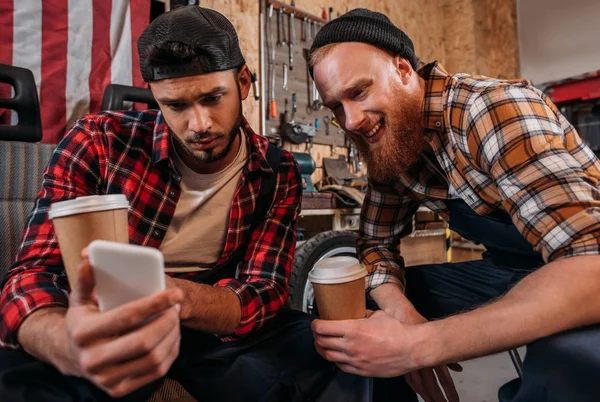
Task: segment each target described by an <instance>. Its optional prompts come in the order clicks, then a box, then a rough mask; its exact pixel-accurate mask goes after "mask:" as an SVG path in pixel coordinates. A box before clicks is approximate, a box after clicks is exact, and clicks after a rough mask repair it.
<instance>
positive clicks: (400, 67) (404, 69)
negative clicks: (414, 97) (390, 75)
mask: <svg viewBox="0 0 600 402" xmlns="http://www.w3.org/2000/svg"><path fill="white" fill-rule="evenodd" d="M394 66H395V67H396V72H397V73H398V76H399V77H400V79H401V80H402V83H403V84H404V85H406V84H408V82H409V80H410V78H411V77H412V75H413V73H414V71H415V70H413V68H412V66H411V64H410V62H409V61H408V60H407V59H405V58H404V57H402V56H400V55H396V56H394Z"/></svg>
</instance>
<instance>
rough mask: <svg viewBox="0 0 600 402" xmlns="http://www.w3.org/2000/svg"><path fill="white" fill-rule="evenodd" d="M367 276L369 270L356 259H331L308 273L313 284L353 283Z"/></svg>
mask: <svg viewBox="0 0 600 402" xmlns="http://www.w3.org/2000/svg"><path fill="white" fill-rule="evenodd" d="M365 276H367V270H366V268H365V267H363V266H362V265H361V264H360V262H358V260H357V259H356V258H354V257H331V258H326V259H324V260H321V261H319V262H317V263H316V264H315V266H314V267H313V269H312V270H311V271H310V272H309V273H308V279H309V280H310V281H311V282H313V283H322V284H336V283H345V282H351V281H354V280H356V279H360V278H364V277H365Z"/></svg>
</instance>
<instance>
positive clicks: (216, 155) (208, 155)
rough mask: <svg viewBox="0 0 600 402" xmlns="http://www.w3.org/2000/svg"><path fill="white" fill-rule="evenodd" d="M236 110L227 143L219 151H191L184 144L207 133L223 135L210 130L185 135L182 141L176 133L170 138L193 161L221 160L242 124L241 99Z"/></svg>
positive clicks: (216, 135)
mask: <svg viewBox="0 0 600 402" xmlns="http://www.w3.org/2000/svg"><path fill="white" fill-rule="evenodd" d="M238 110H239V113H238V116H237V118H236V121H235V123H234V125H233V127H232V128H231V130H230V131H229V133H227V135H226V136H227V145H226V146H225V148H224V149H223V150H222V151H220V152H216V151H215V150H214V149H213V150H210V151H192V150H191V149H190V148H189V147H188V146H187V145H186V142H188V141H189V142H194V141H198V140H199V139H201V138H204V137H206V136H208V135H212V136H215V137H222V136H223V134H222V133H210V132H206V133H194V134H192V135H189V136H187V137H186V138H185V140H184V141H182V140H180V139H179V137H177V136H176V135H171V138H172V139H173V140H174V141H176V142H177V143H178V144H179V146H180V148H181V149H183V150H184V152H185V153H186V154H188V155H189V156H190V157H191V158H193V159H194V161H195V162H197V163H212V162H216V161H218V160H221V159H223V158H224V157H225V156H227V154H229V151H231V147H232V146H233V143H234V141H235V137H236V136H237V135H238V133H239V131H240V127H241V125H242V102H241V100H240V104H239V108H238Z"/></svg>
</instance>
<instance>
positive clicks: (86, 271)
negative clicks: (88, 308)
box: [69, 259, 96, 306]
mask: <svg viewBox="0 0 600 402" xmlns="http://www.w3.org/2000/svg"><path fill="white" fill-rule="evenodd" d="M74 282H75V283H74V284H71V286H72V289H71V299H70V302H69V303H70V305H71V306H83V305H85V304H95V303H96V302H95V297H94V286H95V284H96V283H95V281H94V273H93V272H92V267H91V265H90V262H89V261H88V260H87V259H84V260H83V261H82V262H81V264H79V266H78V267H77V279H76V280H75V281H74Z"/></svg>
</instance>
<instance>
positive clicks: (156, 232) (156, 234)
mask: <svg viewBox="0 0 600 402" xmlns="http://www.w3.org/2000/svg"><path fill="white" fill-rule="evenodd" d="M152 235H153V236H154V237H160V230H158V229H156V230H155V231H154V232H152Z"/></svg>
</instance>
